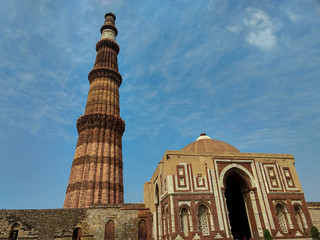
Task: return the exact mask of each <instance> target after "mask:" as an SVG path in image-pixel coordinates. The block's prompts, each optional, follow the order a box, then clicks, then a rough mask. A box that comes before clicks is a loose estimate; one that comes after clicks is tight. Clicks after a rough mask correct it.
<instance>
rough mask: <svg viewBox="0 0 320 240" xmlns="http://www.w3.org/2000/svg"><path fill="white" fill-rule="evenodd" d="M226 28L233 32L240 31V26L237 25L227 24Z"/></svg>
mask: <svg viewBox="0 0 320 240" xmlns="http://www.w3.org/2000/svg"><path fill="white" fill-rule="evenodd" d="M227 29H228V30H229V31H230V32H233V33H239V32H240V31H241V27H240V26H239V25H234V26H227Z"/></svg>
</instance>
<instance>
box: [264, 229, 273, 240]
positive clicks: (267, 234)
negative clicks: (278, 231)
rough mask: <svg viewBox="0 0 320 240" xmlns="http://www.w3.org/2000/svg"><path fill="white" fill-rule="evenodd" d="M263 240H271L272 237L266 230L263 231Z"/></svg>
mask: <svg viewBox="0 0 320 240" xmlns="http://www.w3.org/2000/svg"><path fill="white" fill-rule="evenodd" d="M263 239H264V240H272V239H273V238H272V236H271V234H270V232H269V230H268V229H265V230H263Z"/></svg>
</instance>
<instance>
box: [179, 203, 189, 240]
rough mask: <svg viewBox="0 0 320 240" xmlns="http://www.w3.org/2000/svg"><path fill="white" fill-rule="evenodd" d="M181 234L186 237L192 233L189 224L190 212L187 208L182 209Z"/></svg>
mask: <svg viewBox="0 0 320 240" xmlns="http://www.w3.org/2000/svg"><path fill="white" fill-rule="evenodd" d="M179 216H180V232H182V233H183V234H184V236H186V237H187V236H188V235H189V231H190V224H189V217H190V211H189V209H187V208H186V207H182V208H181V209H180V214H179Z"/></svg>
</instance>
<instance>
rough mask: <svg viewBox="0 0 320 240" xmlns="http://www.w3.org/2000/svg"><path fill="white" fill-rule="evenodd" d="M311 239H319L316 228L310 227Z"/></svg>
mask: <svg viewBox="0 0 320 240" xmlns="http://www.w3.org/2000/svg"><path fill="white" fill-rule="evenodd" d="M311 237H312V239H320V238H319V230H318V228H317V227H316V226H312V227H311Z"/></svg>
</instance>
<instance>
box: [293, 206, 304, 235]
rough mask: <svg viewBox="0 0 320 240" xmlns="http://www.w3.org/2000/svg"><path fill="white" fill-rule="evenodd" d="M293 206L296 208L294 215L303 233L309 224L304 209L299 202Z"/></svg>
mask: <svg viewBox="0 0 320 240" xmlns="http://www.w3.org/2000/svg"><path fill="white" fill-rule="evenodd" d="M293 208H294V215H295V218H296V220H297V223H298V227H299V230H300V232H301V233H303V232H305V226H306V225H307V224H306V219H305V216H304V212H303V211H302V208H301V206H300V205H298V204H295V205H293Z"/></svg>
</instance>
